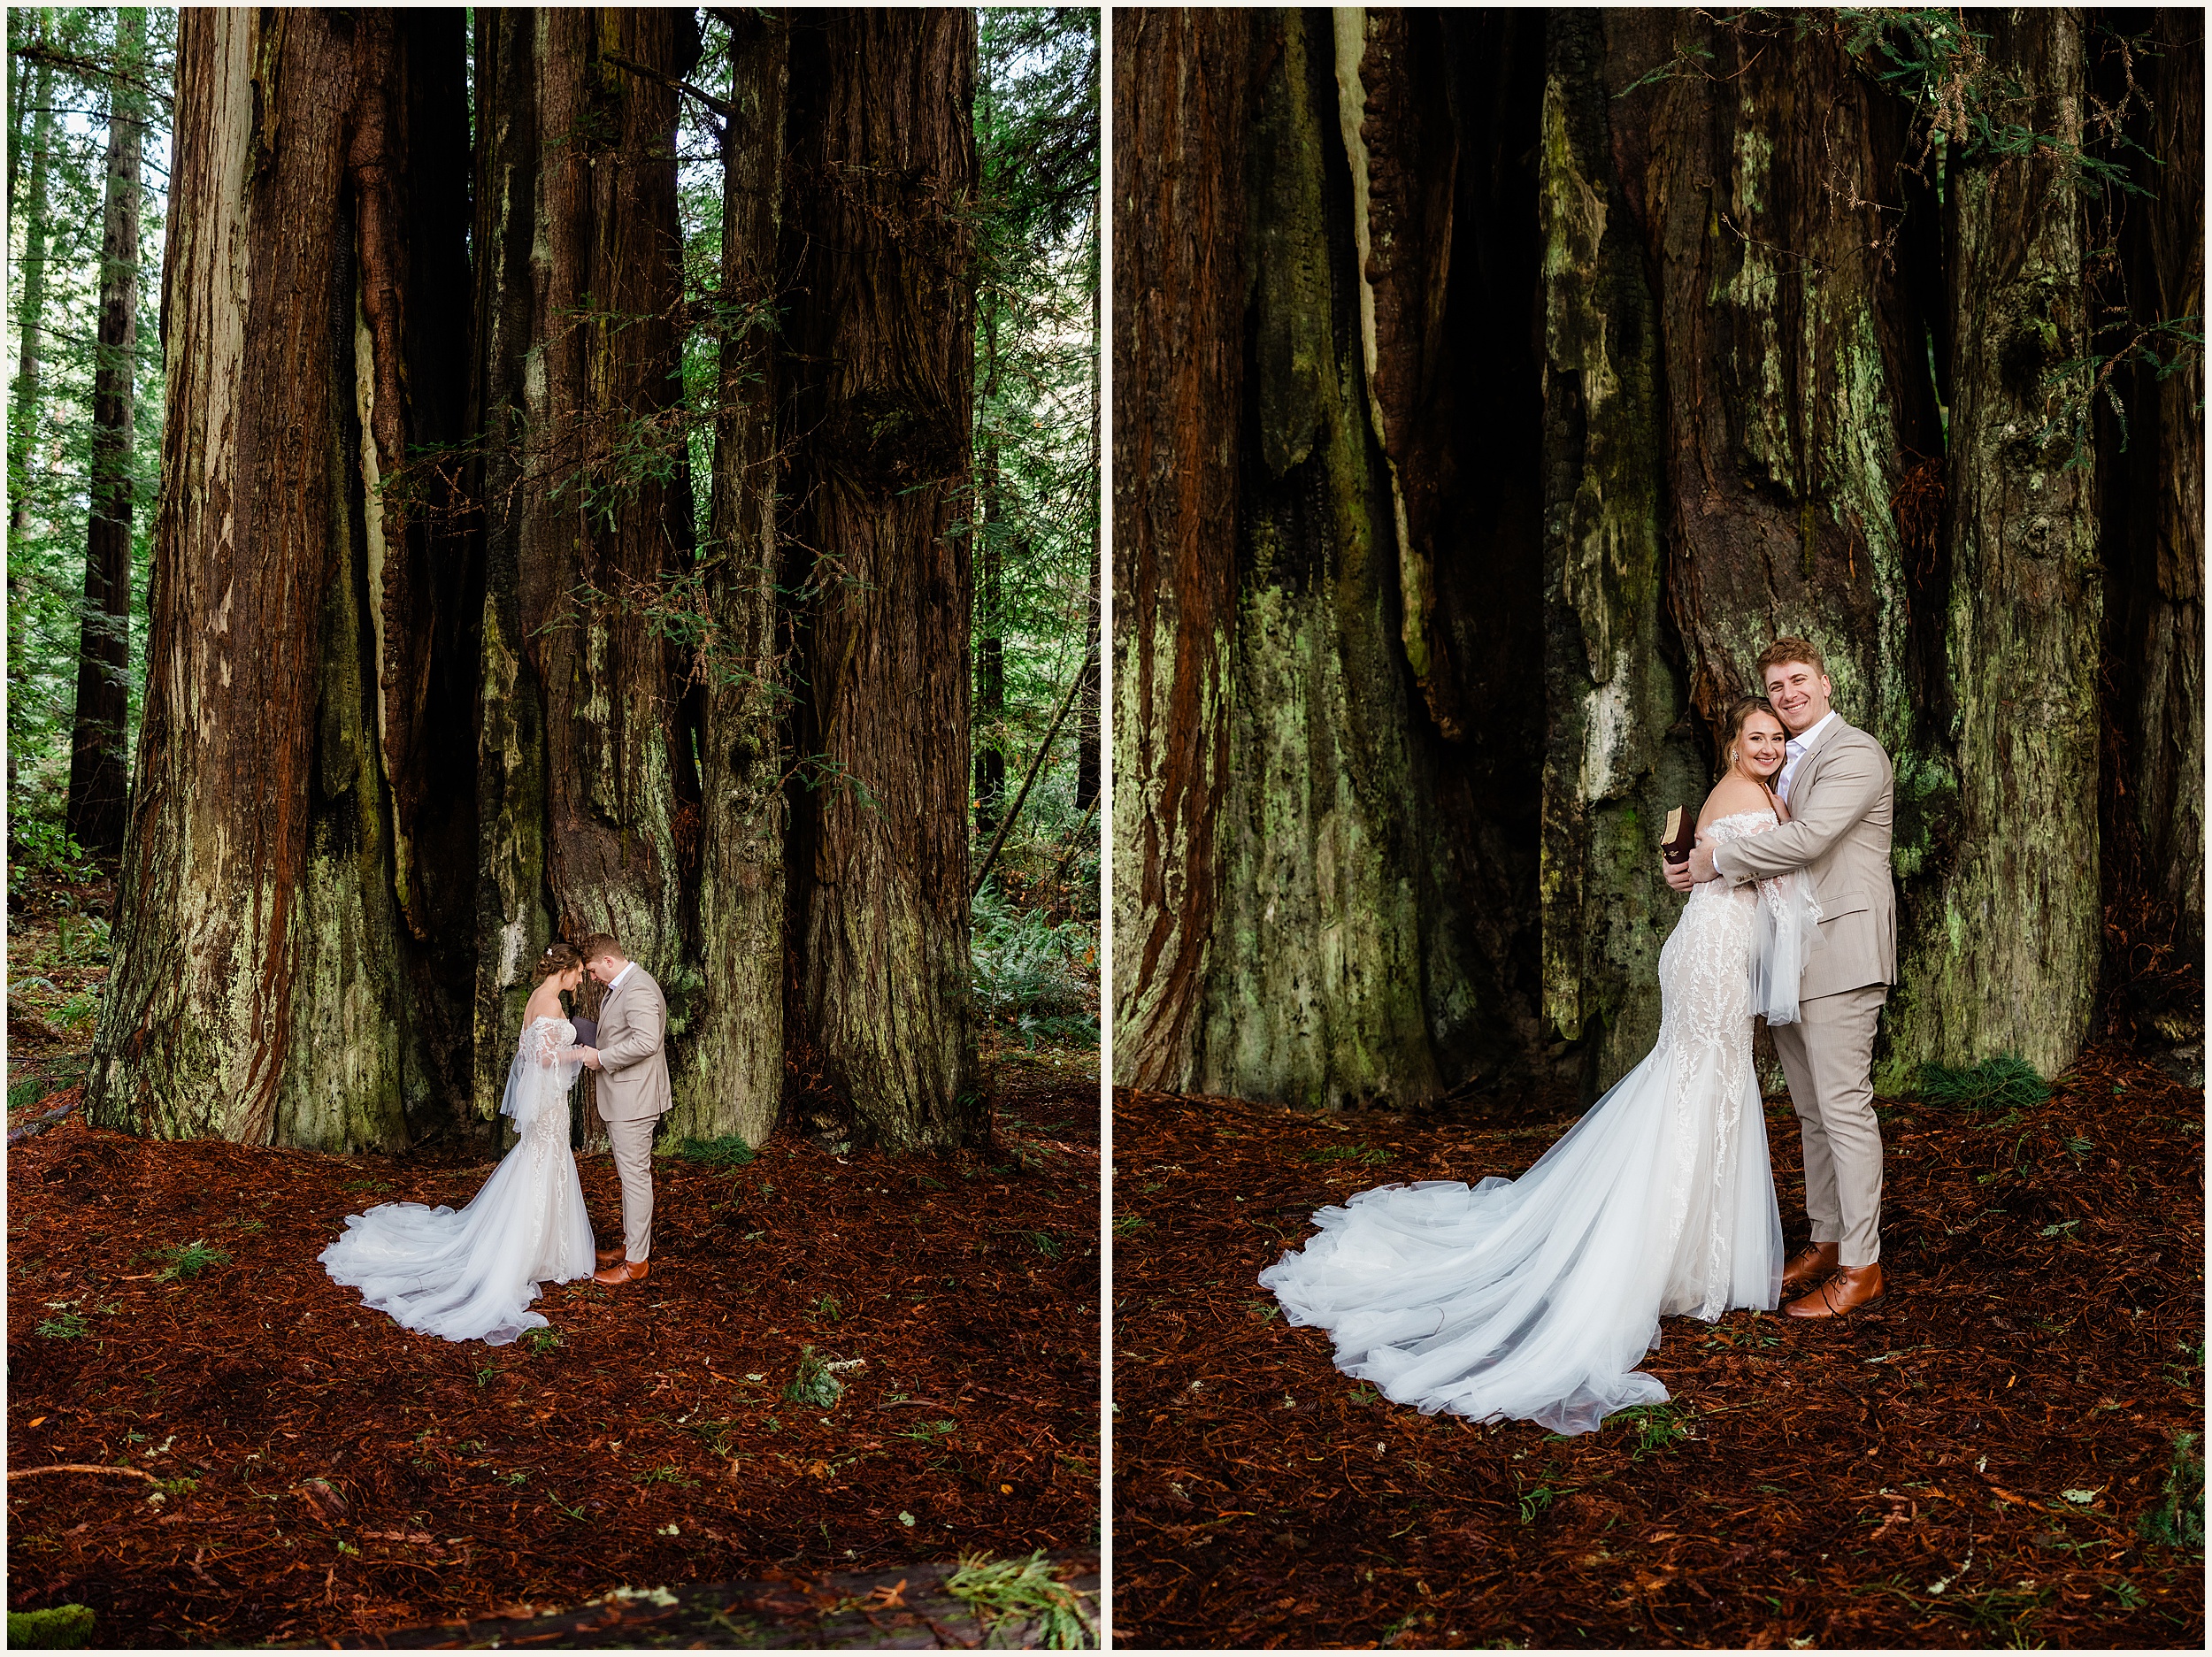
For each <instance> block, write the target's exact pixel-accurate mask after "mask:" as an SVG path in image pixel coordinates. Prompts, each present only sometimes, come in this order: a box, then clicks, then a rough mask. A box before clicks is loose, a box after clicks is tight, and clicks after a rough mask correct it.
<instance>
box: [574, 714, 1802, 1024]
mask: <svg viewBox="0 0 2212 1657" xmlns="http://www.w3.org/2000/svg"><path fill="white" fill-rule="evenodd" d="M1835 718H1836V710H1834V709H1833V708H1831V709H1829V710H1828V711H1827V712H1826V713H1824V714H1823V715H1822V716H1821V717H1820V722H1819V724H1817V725H1814V726H1813V727H1812V728H1811V729H1810V730H1809V731H1807V732H1805V733H1803V734H1801V735H1799V736H1793V737H1792V738H1790V740H1788V741H1786V742H1785V743H1783V744H1782V753H1783V755H1784V756H1785V757H1784V758H1783V761H1782V769H1781V770H1780V771H1777V772H1776V773H1775V777H1774V792H1775V794H1776V795H1777V796H1778V798H1779V799H1780V800H1781V802H1782V803H1783V804H1784V805H1787V804H1789V802H1790V779H1791V777H1792V776H1793V775H1794V774H1795V773H1796V771H1797V762H1798V761H1799V760H1801V759H1803V758H1804V757H1805V750H1806V749H1807V748H1810V747H1811V746H1812V745H1813V744H1814V742H1815V741H1816V740H1818V739H1819V737H1820V733H1822V732H1823V731H1825V730H1826V729H1827V728H1828V727H1829V726H1830V725H1833V724H1834V723H1835ZM625 970H627V969H625ZM615 982H616V983H618V984H619V983H621V982H622V980H621V979H620V978H617V979H616V980H615Z"/></svg>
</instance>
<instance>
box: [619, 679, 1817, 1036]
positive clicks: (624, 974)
mask: <svg viewBox="0 0 2212 1657" xmlns="http://www.w3.org/2000/svg"><path fill="white" fill-rule="evenodd" d="M1828 717H1830V718H1831V719H1832V718H1834V717H1835V715H1833V714H1830V715H1829V716H1828ZM636 970H637V963H636V962H634V961H626V962H624V963H622V970H621V971H619V972H618V973H616V974H615V975H614V977H613V978H612V979H611V980H610V981H609V982H608V985H607V993H608V994H610V995H611V994H613V993H615V992H616V991H617V990H618V989H620V988H621V987H622V980H623V979H625V978H628V977H629V976H630V974H632V973H633V972H634V971H636Z"/></svg>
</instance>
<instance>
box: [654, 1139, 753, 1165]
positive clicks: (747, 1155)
mask: <svg viewBox="0 0 2212 1657" xmlns="http://www.w3.org/2000/svg"><path fill="white" fill-rule="evenodd" d="M671 1154H672V1155H676V1156H680V1157H681V1158H682V1159H683V1160H684V1161H685V1162H689V1163H691V1164H692V1165H693V1166H694V1167H697V1168H712V1169H729V1168H742V1167H744V1166H745V1165H746V1163H748V1162H751V1161H752V1160H753V1155H754V1153H753V1147H751V1146H749V1145H748V1144H747V1143H746V1142H745V1140H744V1139H743V1138H742V1136H741V1135H739V1134H735V1133H726V1134H723V1135H722V1136H721V1137H720V1138H718V1139H685V1140H683V1141H682V1142H681V1143H680V1144H679V1145H678V1146H677V1147H676V1148H675V1150H674V1151H673V1152H672V1153H671Z"/></svg>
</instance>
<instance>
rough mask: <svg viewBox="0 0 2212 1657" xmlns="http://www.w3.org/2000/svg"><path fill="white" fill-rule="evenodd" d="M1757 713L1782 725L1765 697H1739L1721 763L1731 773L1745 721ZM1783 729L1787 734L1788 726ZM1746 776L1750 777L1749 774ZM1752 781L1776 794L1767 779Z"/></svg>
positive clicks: (1732, 714)
mask: <svg viewBox="0 0 2212 1657" xmlns="http://www.w3.org/2000/svg"><path fill="white" fill-rule="evenodd" d="M1755 713H1763V714H1764V715H1766V717H1768V718H1770V719H1771V720H1773V721H1774V723H1775V724H1777V725H1781V724H1782V716H1781V715H1780V714H1778V713H1777V712H1775V711H1774V704H1773V703H1772V702H1769V701H1768V700H1767V699H1766V698H1765V697H1764V696H1739V697H1737V698H1736V700H1735V703H1734V705H1733V706H1732V707H1731V708H1730V709H1729V710H1728V741H1727V743H1726V744H1725V746H1724V747H1723V748H1722V749H1721V763H1722V764H1723V765H1724V767H1725V768H1726V769H1727V770H1729V771H1733V770H1735V769H1736V744H1737V743H1739V742H1740V741H1742V740H1743V727H1744V721H1745V720H1747V719H1748V718H1750V717H1751V716H1752V715H1753V714H1755ZM1782 728H1783V730H1784V731H1785V732H1786V731H1787V730H1788V729H1789V727H1788V726H1787V725H1783V726H1782ZM1745 774H1746V775H1747V776H1748V775H1749V773H1748V772H1746V773H1745ZM1752 781H1754V782H1755V783H1757V784H1758V785H1759V786H1761V787H1762V788H1764V789H1765V790H1766V791H1767V792H1768V793H1769V794H1772V793H1773V792H1774V786H1773V785H1772V784H1771V783H1770V782H1768V781H1767V779H1765V778H1763V777H1753V778H1752Z"/></svg>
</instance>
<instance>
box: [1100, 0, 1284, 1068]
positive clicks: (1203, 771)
mask: <svg viewBox="0 0 2212 1657" xmlns="http://www.w3.org/2000/svg"><path fill="white" fill-rule="evenodd" d="M1255 16H1256V13H1253V12H1244V11H1234V10H1228V9H1221V10H1206V11H1187V10H1173V11H1130V12H1123V13H1121V14H1120V16H1119V17H1118V18H1117V19H1116V23H1115V28H1114V82H1113V84H1114V104H1113V143H1114V213H1115V218H1114V268H1113V353H1114V428H1113V429H1114V702H1115V706H1114V801H1115V824H1114V837H1113V840H1114V875H1113V890H1114V917H1113V931H1114V959H1115V970H1114V1044H1113V1047H1114V1080H1115V1081H1116V1082H1117V1083H1118V1084H1120V1085H1125V1086H1134V1087H1166V1088H1184V1087H1188V1086H1191V1085H1194V1078H1195V1076H1196V1074H1197V1070H1198V1066H1199V1062H1200V1030H1201V1028H1202V1022H1203V1005H1204V992H1205V984H1206V972H1207V964H1208V956H1209V946H1210V941H1211V940H1212V937H1213V931H1214V922H1215V918H1216V917H1217V914H1218V912H1219V901H1220V896H1221V877H1220V873H1219V870H1218V865H1217V848H1218V840H1217V835H1218V833H1219V829H1220V822H1219V816H1220V809H1221V793H1222V788H1223V786H1224V783H1225V778H1226V774H1227V771H1228V767H1229V755H1228V751H1227V736H1228V722H1227V718H1226V715H1225V701H1226V698H1227V694H1228V678H1229V673H1228V648H1229V641H1230V635H1231V628H1232V625H1233V621H1232V616H1233V607H1234V602H1235V592H1236V579H1235V576H1236V569H1235V563H1234V559H1233V556H1231V551H1230V549H1231V548H1232V547H1233V544H1234V541H1235V535H1236V523H1237V426H1238V418H1237V417H1238V410H1239V407H1240V402H1241V398H1242V390H1243V378H1244V349H1243V339H1242V334H1243V311H1244V303H1243V302H1244V267H1243V259H1242V243H1243V222H1244V198H1243V173H1244V152H1245V143H1246V131H1247V127H1248V122H1249V119H1250V114H1249V106H1250V91H1251V88H1250V81H1251V76H1250V73H1249V70H1248V66H1247V65H1248V58H1249V54H1250V51H1251V34H1252V24H1253V19H1254V18H1255Z"/></svg>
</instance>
